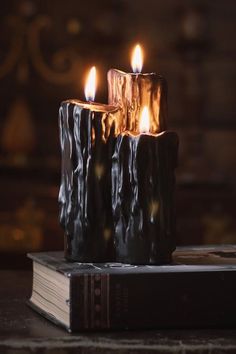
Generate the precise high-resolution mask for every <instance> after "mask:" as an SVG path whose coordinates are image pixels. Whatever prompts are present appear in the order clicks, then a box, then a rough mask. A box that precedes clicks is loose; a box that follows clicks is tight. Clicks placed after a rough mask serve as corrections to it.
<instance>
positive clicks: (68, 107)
mask: <svg viewBox="0 0 236 354" xmlns="http://www.w3.org/2000/svg"><path fill="white" fill-rule="evenodd" d="M119 122H120V113H119V111H118V110H117V108H115V107H113V106H107V105H102V104H99V105H98V104H95V103H91V102H90V103H84V102H81V101H78V100H70V101H65V102H63V103H62V104H61V107H60V110H59V128H60V143H61V152H62V171H61V186H60V192H59V203H60V223H61V225H62V226H63V228H64V231H65V256H66V258H67V259H68V260H70V261H79V262H105V261H109V260H113V222H112V207H111V158H112V151H113V145H114V137H115V136H116V135H117V134H118V132H119V129H120V128H119V124H120V123H119Z"/></svg>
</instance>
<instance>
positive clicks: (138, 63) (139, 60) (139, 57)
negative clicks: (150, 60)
mask: <svg viewBox="0 0 236 354" xmlns="http://www.w3.org/2000/svg"><path fill="white" fill-rule="evenodd" d="M131 66H132V69H133V72H134V73H141V71H142V67H143V53H142V48H141V46H140V45H139V44H137V45H136V46H135V48H134V50H133V54H132V59H131Z"/></svg>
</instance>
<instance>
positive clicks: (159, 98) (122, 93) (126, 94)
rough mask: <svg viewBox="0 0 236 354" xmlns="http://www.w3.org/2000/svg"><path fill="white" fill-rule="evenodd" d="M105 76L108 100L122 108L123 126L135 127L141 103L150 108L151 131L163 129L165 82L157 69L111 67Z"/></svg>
mask: <svg viewBox="0 0 236 354" xmlns="http://www.w3.org/2000/svg"><path fill="white" fill-rule="evenodd" d="M107 77H108V102H109V104H112V105H115V106H118V107H120V108H121V112H122V127H123V129H124V130H129V131H132V132H135V131H138V124H139V116H140V111H141V109H142V107H143V106H148V107H149V110H150V116H151V127H150V132H151V133H158V132H161V131H164V130H166V120H167V83H166V80H165V79H164V78H163V77H162V76H160V75H158V74H156V73H150V74H142V73H139V74H135V73H125V72H123V71H120V70H116V69H111V70H109V71H108V76H107Z"/></svg>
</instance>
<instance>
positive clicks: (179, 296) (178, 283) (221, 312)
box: [28, 245, 236, 331]
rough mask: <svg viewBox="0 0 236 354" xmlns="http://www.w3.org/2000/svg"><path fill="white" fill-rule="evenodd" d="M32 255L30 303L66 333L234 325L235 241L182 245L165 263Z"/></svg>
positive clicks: (235, 284)
mask: <svg viewBox="0 0 236 354" xmlns="http://www.w3.org/2000/svg"><path fill="white" fill-rule="evenodd" d="M28 256H29V257H30V258H31V259H32V260H33V287H32V296H31V298H30V304H31V306H32V307H33V308H34V309H35V310H36V311H38V312H39V313H40V314H42V315H43V316H45V317H46V318H48V319H50V320H51V321H53V322H54V323H57V324H59V325H62V326H64V327H65V328H67V330H68V331H79V330H101V329H134V328H171V327H172V328H181V327H216V326H233V325H235V324H236V305H235V298H236V246H231V245H228V246H215V247H192V248H190V247H186V248H179V249H177V251H176V252H175V253H174V263H173V264H172V265H165V266H146V265H143V266H142V265H140V266H138V265H129V264H119V263H102V264H101V263H99V264H95V263H69V262H66V261H65V259H64V257H63V253H62V252H43V253H33V254H29V255H28Z"/></svg>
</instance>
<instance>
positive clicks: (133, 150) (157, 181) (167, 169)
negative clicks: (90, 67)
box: [112, 106, 178, 264]
mask: <svg viewBox="0 0 236 354" xmlns="http://www.w3.org/2000/svg"><path fill="white" fill-rule="evenodd" d="M140 111H141V112H140V115H139V117H138V120H139V128H138V129H139V132H138V133H133V132H129V131H126V132H123V133H122V134H120V135H119V136H118V137H117V141H116V145H115V151H114V154H113V158H112V208H113V219H114V228H115V249H116V260H117V261H118V262H124V263H131V264H165V263H170V262H171V254H172V252H173V250H174V249H175V217H174V210H175V209H174V199H173V196H174V187H175V176H174V170H175V167H176V164H177V149H178V137H177V135H176V134H175V133H174V132H167V131H166V132H162V133H158V134H154V133H151V132H150V128H151V126H152V121H151V120H152V119H153V118H152V117H151V116H150V110H149V108H148V106H144V107H142V108H141V110H140Z"/></svg>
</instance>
